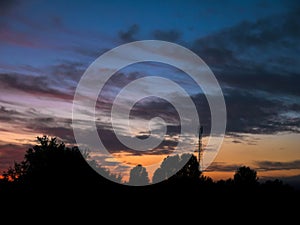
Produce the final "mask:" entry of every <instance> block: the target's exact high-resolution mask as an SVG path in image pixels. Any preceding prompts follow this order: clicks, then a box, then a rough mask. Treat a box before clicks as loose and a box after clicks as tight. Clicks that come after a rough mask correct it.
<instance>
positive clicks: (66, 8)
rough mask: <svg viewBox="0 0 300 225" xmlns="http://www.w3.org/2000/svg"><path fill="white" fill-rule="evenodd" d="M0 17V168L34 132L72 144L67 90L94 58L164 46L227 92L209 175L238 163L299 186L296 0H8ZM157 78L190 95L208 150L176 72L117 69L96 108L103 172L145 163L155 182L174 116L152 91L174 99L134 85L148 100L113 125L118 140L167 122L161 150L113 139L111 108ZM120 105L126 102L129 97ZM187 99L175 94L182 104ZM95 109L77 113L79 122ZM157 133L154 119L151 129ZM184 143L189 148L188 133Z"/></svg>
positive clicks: (299, 25)
mask: <svg viewBox="0 0 300 225" xmlns="http://www.w3.org/2000/svg"><path fill="white" fill-rule="evenodd" d="M0 13H1V17H0V52H1V54H0V171H3V170H5V169H7V168H8V167H9V166H12V165H13V163H14V161H20V160H22V159H23V156H24V153H25V151H26V150H27V149H28V147H29V146H31V145H32V144H35V139H36V137H37V136H41V135H44V134H45V135H49V136H53V137H54V136H55V137H58V138H60V139H61V140H62V141H64V142H65V143H67V144H76V142H75V139H74V134H73V128H72V106H73V99H74V93H75V90H76V87H77V85H78V83H79V81H80V79H81V77H82V75H83V74H84V72H85V71H86V69H87V68H88V67H89V66H90V65H91V63H92V62H94V60H96V59H97V57H99V56H100V55H101V54H103V53H105V52H107V51H108V50H110V49H113V48H114V47H117V46H119V45H121V44H125V43H129V42H132V41H139V40H163V41H168V42H173V43H176V44H179V45H182V46H184V47H186V48H187V49H190V50H191V51H193V52H194V53H196V54H197V55H198V56H199V57H201V58H202V60H203V61H204V62H205V63H206V64H207V65H208V66H209V68H210V69H211V70H212V72H213V73H214V75H215V77H216V78H217V81H218V82H219V85H220V87H221V89H222V92H223V94H224V99H225V104H226V109H227V127H226V133H225V138H224V141H223V144H222V146H221V148H220V150H219V152H218V154H217V156H216V158H215V159H214V161H213V162H212V164H211V165H210V166H208V167H207V168H206V171H205V175H208V176H211V177H212V178H214V179H226V178H229V177H231V176H232V175H233V173H234V171H235V170H236V168H237V167H239V166H241V165H247V166H250V167H251V168H253V169H256V170H257V171H258V175H259V176H260V177H261V178H269V177H272V178H274V177H279V178H284V179H287V180H288V181H292V182H295V181H297V182H298V183H300V134H299V132H300V88H299V87H300V57H299V55H300V42H299V40H300V4H299V3H298V2H297V1H271V0H269V1H268V0H264V1H230V0H226V1H218V0H214V1H196V0H195V1H189V0H187V1H162V0H160V1H155V0H154V1H121V0H110V1H92V0H85V1H58V0H57V1H56V0H54V1H46V0H45V1H43V0H41V1H37V0H28V1H19V0H11V1H9V0H5V1H1V2H0ZM130 54H139V53H135V52H129V53H128V55H129V56H130ZM117 57H118V56H117ZM174 57H175V56H174ZM177 59H178V60H182V61H184V60H185V59H184V58H180V57H177ZM99 76H101V73H99ZM154 76H160V77H163V78H166V79H170V80H172V81H174V82H175V83H176V84H178V85H180V86H181V87H182V88H183V89H184V90H185V91H186V92H187V93H188V95H189V96H190V97H191V99H192V100H193V102H194V103H195V105H196V108H197V111H198V114H199V119H200V121H201V124H202V125H203V126H204V137H203V142H204V144H206V143H207V141H208V137H209V135H210V128H211V124H210V121H211V115H210V109H209V106H208V103H207V99H206V95H205V93H204V92H203V90H202V89H201V88H199V87H198V86H197V85H196V84H195V82H193V80H192V79H190V78H189V76H188V75H187V74H185V73H184V72H183V71H182V70H179V69H177V68H174V67H172V66H170V65H166V64H162V63H157V62H147V63H138V64H135V65H131V66H128V67H125V68H123V69H121V70H120V71H118V72H117V73H116V74H114V75H113V76H112V77H111V79H110V80H108V81H107V83H105V85H104V88H103V90H102V91H101V93H100V95H99V98H98V101H97V104H96V109H95V117H96V120H97V122H96V124H97V129H98V133H99V137H100V138H101V139H102V141H103V144H104V145H105V146H106V148H107V149H108V150H109V152H110V153H111V157H107V156H102V155H97V156H95V159H102V160H100V161H101V162H102V164H103V166H108V167H109V168H110V169H111V170H112V171H114V172H124V177H125V178H124V179H126V177H127V175H126V174H128V171H129V169H130V168H132V167H133V166H135V165H137V164H142V165H143V166H146V167H147V170H148V172H149V174H150V176H151V175H152V173H153V171H154V169H155V166H154V165H155V164H157V163H160V162H161V160H162V159H163V158H165V157H166V156H168V155H170V154H171V153H172V151H173V150H174V148H175V147H176V145H177V138H178V135H179V133H180V126H179V124H180V118H179V116H178V113H177V112H176V109H175V108H174V107H173V106H172V105H171V104H170V103H168V102H167V101H165V100H163V99H161V98H157V97H155V95H157V94H158V93H166V94H169V95H172V96H173V97H174V96H175V97H176V96H177V94H178V93H177V92H176V91H174V89H172V88H166V87H165V86H164V85H163V84H162V83H155V82H154V83H145V84H141V85H140V86H139V88H137V89H136V90H134V91H132V92H131V93H129V94H132V96H131V95H129V96H127V98H137V97H138V96H142V95H143V94H145V93H147V92H149V93H153V96H154V97H148V98H144V99H141V100H140V101H138V102H137V104H136V105H135V106H134V107H133V108H132V111H131V114H130V116H131V119H132V129H131V131H130V132H129V131H128V129H127V123H126V121H125V120H124V119H122V118H121V119H119V120H118V121H117V130H118V132H120V133H121V135H123V136H124V137H127V136H128V137H130V135H134V136H136V137H139V138H142V139H143V138H144V137H147V135H148V134H149V130H148V127H147V124H148V123H144V122H145V121H149V120H150V119H151V118H153V117H161V118H162V119H164V121H165V123H166V124H167V133H166V135H165V136H164V138H165V140H164V141H163V142H162V143H161V144H160V145H159V146H158V147H157V148H155V149H153V150H149V151H134V150H132V149H130V148H129V147H126V146H124V145H123V144H122V143H120V141H119V140H118V139H117V138H116V136H115V134H114V131H115V130H114V129H112V124H111V122H110V119H109V118H110V115H111V114H110V113H111V109H112V105H113V103H114V100H115V99H116V97H117V96H118V94H119V93H120V91H121V90H122V89H123V87H125V86H126V85H128V84H129V83H130V82H132V81H134V80H137V79H139V78H144V77H154ZM181 97H182V96H181ZM179 98H180V96H179ZM123 100H124V101H125V102H123V104H126V98H125V97H124V99H123ZM127 100H128V99H127ZM184 101H185V99H184V98H182V104H185V102H184ZM91 113H93V112H92V111H91V110H86V112H85V114H86V115H87V117H88V116H89V115H91ZM158 127H159V122H157V121H156V123H155V124H154V128H158ZM145 135H146V136H145ZM185 141H188V142H190V143H191V146H194V147H195V149H196V148H197V146H196V139H195V137H192V136H191V137H186V139H185ZM206 150H207V152H209V151H210V150H211V149H206ZM204 154H205V152H204ZM101 157H102V158H101ZM120 162H121V163H122V164H120Z"/></svg>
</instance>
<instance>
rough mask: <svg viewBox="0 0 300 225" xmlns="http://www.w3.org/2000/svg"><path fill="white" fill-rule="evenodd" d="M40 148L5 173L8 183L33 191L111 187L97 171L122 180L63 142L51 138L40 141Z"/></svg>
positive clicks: (28, 151)
mask: <svg viewBox="0 0 300 225" xmlns="http://www.w3.org/2000/svg"><path fill="white" fill-rule="evenodd" d="M37 142H38V144H37V145H35V146H34V147H33V148H29V149H28V150H27V152H26V154H25V156H24V160H23V161H22V162H21V163H15V165H14V167H11V168H9V169H8V171H6V172H4V173H3V177H4V179H5V180H7V181H8V180H10V181H13V182H14V183H16V184H17V183H20V184H22V185H25V186H27V187H29V186H30V188H32V187H35V188H37V189H41V188H66V189H68V188H73V189H74V187H76V186H88V185H90V186H92V185H93V184H94V183H102V184H103V183H108V182H109V181H108V180H106V179H104V178H102V177H101V176H100V175H99V174H98V173H97V172H96V171H97V170H98V171H100V170H101V174H102V175H104V176H105V177H107V178H110V180H115V181H120V180H121V177H120V176H116V175H115V174H111V173H110V172H109V170H107V169H105V168H102V167H99V166H98V165H97V164H96V163H94V164H93V169H94V170H93V169H92V168H91V166H90V165H89V164H88V163H87V162H86V159H87V158H88V154H87V153H83V154H82V153H81V152H80V150H79V149H78V147H66V146H65V144H64V143H63V142H60V143H59V142H58V141H57V139H56V138H49V137H47V136H43V137H37Z"/></svg>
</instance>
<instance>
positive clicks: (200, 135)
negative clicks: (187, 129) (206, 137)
mask: <svg viewBox="0 0 300 225" xmlns="http://www.w3.org/2000/svg"><path fill="white" fill-rule="evenodd" d="M202 134H203V126H200V127H199V138H198V164H199V171H200V172H201V171H202V168H203V151H202Z"/></svg>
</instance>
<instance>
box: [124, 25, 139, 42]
mask: <svg viewBox="0 0 300 225" xmlns="http://www.w3.org/2000/svg"><path fill="white" fill-rule="evenodd" d="M138 32H139V26H138V25H137V24H133V25H132V26H130V27H129V28H128V30H127V31H120V32H119V38H120V39H121V40H122V41H124V42H131V41H134V40H136V39H135V35H136V34H137V33H138Z"/></svg>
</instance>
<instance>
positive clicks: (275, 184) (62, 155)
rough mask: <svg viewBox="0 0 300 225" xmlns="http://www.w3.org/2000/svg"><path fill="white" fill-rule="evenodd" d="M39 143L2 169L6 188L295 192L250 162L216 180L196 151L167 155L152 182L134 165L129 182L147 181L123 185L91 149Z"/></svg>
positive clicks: (1, 190)
mask: <svg viewBox="0 0 300 225" xmlns="http://www.w3.org/2000/svg"><path fill="white" fill-rule="evenodd" d="M37 142H38V143H37V145H35V146H33V147H32V148H29V149H28V150H27V151H26V153H25V156H24V160H23V161H21V162H15V164H14V166H12V167H10V168H8V169H7V170H6V171H5V172H3V173H2V179H1V180H0V193H13V194H14V193H24V194H28V193H37V192H40V191H47V190H49V191H51V193H66V192H68V193H69V192H72V191H74V192H77V191H88V192H93V191H95V192H97V191H98V190H99V189H101V190H107V191H108V192H109V193H111V192H112V190H114V191H113V192H114V193H117V192H118V191H127V192H131V191H138V192H147V193H160V192H164V191H168V193H170V192H172V191H173V192H176V193H177V191H178V190H179V191H181V192H183V191H184V190H185V191H187V190H188V191H194V192H198V191H202V192H208V193H227V194H228V193H272V192H280V193H292V192H294V191H295V190H293V188H292V187H291V186H289V185H287V184H284V183H283V182H282V181H281V180H278V179H275V180H267V181H265V182H259V178H258V176H257V172H256V171H255V170H253V169H251V168H250V167H247V166H242V167H240V168H237V170H236V171H235V173H234V176H233V178H230V179H227V180H219V181H213V180H212V179H211V178H210V177H207V176H204V175H203V174H202V173H201V172H200V171H199V169H198V168H199V164H198V161H197V158H196V157H195V156H194V155H190V154H182V155H175V156H170V157H167V158H165V159H164V160H163V162H162V163H161V165H160V167H159V168H158V169H157V170H156V171H155V172H154V174H153V177H152V183H153V185H147V184H150V183H151V181H150V179H149V176H148V172H147V171H146V168H145V167H143V166H142V165H137V166H135V167H134V168H132V169H131V171H130V177H129V181H128V183H126V182H125V183H124V184H129V185H134V186H139V185H146V186H143V187H131V186H129V185H120V184H118V183H120V182H121V181H122V177H121V176H120V175H116V174H114V173H111V172H110V171H109V170H108V169H106V168H103V167H101V166H99V165H97V163H96V162H94V161H93V162H90V163H89V164H88V163H87V162H86V158H87V157H88V154H82V153H81V152H80V150H79V149H78V147H76V146H75V147H67V146H66V145H65V144H64V143H63V142H60V143H59V142H58V141H57V139H56V138H49V137H47V136H43V137H37ZM91 166H92V167H93V168H91ZM178 168H181V169H179V170H178ZM99 170H101V171H100V174H102V175H104V177H107V178H109V179H106V178H104V177H102V176H100V175H99V174H98V173H97V171H98V172H99ZM174 171H175V172H174ZM176 171H177V172H176ZM111 180H112V181H111ZM113 181H116V182H117V183H115V182H113ZM159 181H162V182H159Z"/></svg>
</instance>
